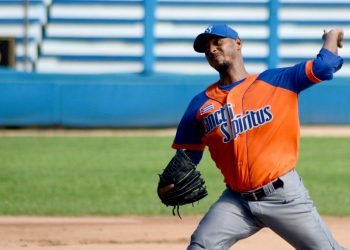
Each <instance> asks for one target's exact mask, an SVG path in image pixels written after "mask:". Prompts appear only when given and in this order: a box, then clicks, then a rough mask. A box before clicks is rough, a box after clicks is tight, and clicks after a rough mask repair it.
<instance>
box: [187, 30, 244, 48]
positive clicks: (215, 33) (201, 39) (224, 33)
mask: <svg viewBox="0 0 350 250" xmlns="http://www.w3.org/2000/svg"><path fill="white" fill-rule="evenodd" d="M213 37H225V38H232V39H238V38H239V36H238V33H237V32H236V31H235V30H234V29H232V28H231V27H229V26H228V25H227V24H214V25H211V26H209V27H208V28H206V30H205V31H204V32H203V33H201V34H199V35H198V36H197V37H196V39H195V40H194V43H193V48H194V50H195V51H197V52H199V53H204V52H205V47H204V46H205V43H206V41H207V40H208V39H211V38H213Z"/></svg>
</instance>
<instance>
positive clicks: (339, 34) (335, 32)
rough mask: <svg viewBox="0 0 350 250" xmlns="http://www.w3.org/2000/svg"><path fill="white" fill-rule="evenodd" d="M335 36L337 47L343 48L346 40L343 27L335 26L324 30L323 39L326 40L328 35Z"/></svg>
mask: <svg viewBox="0 0 350 250" xmlns="http://www.w3.org/2000/svg"><path fill="white" fill-rule="evenodd" d="M330 36H334V37H335V39H336V41H337V47H338V48H342V47H343V40H344V31H343V29H342V28H335V29H331V30H328V31H327V30H323V36H322V39H323V40H326V39H327V38H328V37H330Z"/></svg>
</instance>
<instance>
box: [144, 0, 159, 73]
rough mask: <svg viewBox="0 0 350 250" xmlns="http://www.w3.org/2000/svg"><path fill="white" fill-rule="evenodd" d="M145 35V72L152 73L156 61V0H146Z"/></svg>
mask: <svg viewBox="0 0 350 250" xmlns="http://www.w3.org/2000/svg"><path fill="white" fill-rule="evenodd" d="M143 4H144V15H145V16H144V22H143V25H144V37H143V48H144V52H143V73H144V74H145V75H150V74H152V73H153V65H154V62H155V55H154V44H155V37H154V26H155V22H156V18H155V12H156V0H144V1H143Z"/></svg>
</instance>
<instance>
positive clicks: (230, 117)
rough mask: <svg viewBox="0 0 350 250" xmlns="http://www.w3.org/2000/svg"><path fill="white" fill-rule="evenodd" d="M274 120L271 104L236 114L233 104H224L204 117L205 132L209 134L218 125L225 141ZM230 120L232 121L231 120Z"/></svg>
mask: <svg viewBox="0 0 350 250" xmlns="http://www.w3.org/2000/svg"><path fill="white" fill-rule="evenodd" d="M272 120H273V114H272V113H271V106H270V105H266V106H265V107H263V108H260V109H258V110H247V111H245V113H244V114H237V115H236V114H234V112H233V108H232V105H231V104H228V105H224V106H222V107H221V108H220V109H218V110H216V111H214V112H212V113H211V114H209V115H208V116H206V117H205V118H204V120H203V121H204V125H205V134H206V135H208V134H209V133H210V132H211V131H213V130H214V129H215V128H216V127H219V128H220V131H221V133H222V135H223V142H224V143H227V142H229V141H231V140H232V138H234V139H236V138H237V137H238V136H239V135H240V134H242V133H245V132H246V131H248V130H251V129H254V128H257V127H260V126H262V125H264V124H266V123H269V122H271V121H272ZM229 121H230V122H229Z"/></svg>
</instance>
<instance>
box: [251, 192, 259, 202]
mask: <svg viewBox="0 0 350 250" xmlns="http://www.w3.org/2000/svg"><path fill="white" fill-rule="evenodd" d="M252 195H253V198H254V200H255V201H257V200H258V197H257V196H256V194H255V192H252Z"/></svg>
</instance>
